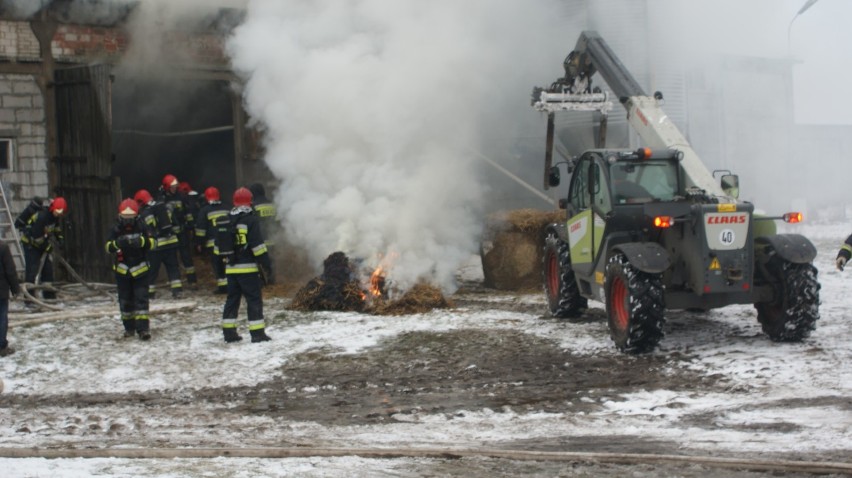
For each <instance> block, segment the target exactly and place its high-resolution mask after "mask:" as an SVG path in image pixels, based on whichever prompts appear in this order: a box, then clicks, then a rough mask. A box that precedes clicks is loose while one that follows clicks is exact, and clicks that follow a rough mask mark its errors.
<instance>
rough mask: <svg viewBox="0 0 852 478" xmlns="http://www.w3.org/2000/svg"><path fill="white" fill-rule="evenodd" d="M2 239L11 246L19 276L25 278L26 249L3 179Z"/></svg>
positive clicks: (0, 192)
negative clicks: (7, 197)
mask: <svg viewBox="0 0 852 478" xmlns="http://www.w3.org/2000/svg"><path fill="white" fill-rule="evenodd" d="M0 240H2V241H3V242H5V243H6V244H7V245H8V246H9V250H10V251H11V252H12V260H13V261H14V262H15V268H16V269H17V272H18V277H19V278H23V277H24V271H25V267H26V264H25V262H24V249H23V248H22V247H21V238H20V236H19V235H18V230H17V229H15V218H14V216H13V215H12V210H11V209H9V201H8V200H7V199H6V187H5V186H4V185H3V181H0Z"/></svg>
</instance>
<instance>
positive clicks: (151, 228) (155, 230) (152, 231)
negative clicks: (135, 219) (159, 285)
mask: <svg viewBox="0 0 852 478" xmlns="http://www.w3.org/2000/svg"><path fill="white" fill-rule="evenodd" d="M133 199H134V200H136V204H138V205H139V216H140V217H141V218H142V222H144V223H145V227H146V228H147V230H148V235H149V236H150V237H151V238H152V240H151V248H150V249H149V250H148V265H149V266H150V268H151V270H150V272H149V273H148V296H149V297H150V298H153V297H154V294H155V289H156V287H155V284H156V282H157V276H158V275H160V265H161V264H165V266H166V274H167V275H168V276H169V289H170V290H171V291H172V297H173V298H175V299H179V298H180V296H181V292H182V291H183V284H182V283H181V281H180V266H179V265H178V259H177V254H178V238H177V236H176V235H175V233H174V229H173V227H172V222H171V214H170V213H169V209H168V208H167V207H166V205H165V204H163V203H161V202H157V201H155V200H154V198H153V197H151V193H149V192H148V190H146V189H140V190H139V191H136V194H135V195H134V196H133Z"/></svg>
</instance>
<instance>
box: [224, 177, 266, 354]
mask: <svg viewBox="0 0 852 478" xmlns="http://www.w3.org/2000/svg"><path fill="white" fill-rule="evenodd" d="M233 199H234V208H233V209H231V212H230V213H229V214H228V216H227V217H225V218H222V219H219V220H218V221H217V226H216V230H217V236H216V251H217V253H218V254H219V255H222V256H224V261H225V275H226V276H227V278H228V297H227V299H226V300H225V308H224V310H223V312H222V332H223V333H224V336H225V342H237V341H239V340H242V337H241V336H240V335H239V334H238V333H237V314H238V313H239V310H240V300H241V298H242V297H243V296H245V298H246V309H247V312H248V329H249V333H250V334H251V341H252V342H266V341H267V340H271V339H270V337H269V336H268V335H266V330H265V329H266V323H265V321H264V319H263V297H262V293H261V287H262V286H263V282H267V283H272V281H273V275H272V263H271V261H270V260H269V254H267V252H266V244H265V243H264V242H263V233H262V232H261V230H260V224H259V221H258V218H257V215H255V213H254V210H253V209H252V207H251V199H252V196H251V192H250V191H249V190H248V189H246V188H239V189H237V190H236V191H234V197H233Z"/></svg>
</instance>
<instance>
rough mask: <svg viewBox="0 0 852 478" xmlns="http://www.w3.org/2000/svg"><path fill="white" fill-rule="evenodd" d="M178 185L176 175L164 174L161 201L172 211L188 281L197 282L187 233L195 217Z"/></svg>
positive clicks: (174, 228)
mask: <svg viewBox="0 0 852 478" xmlns="http://www.w3.org/2000/svg"><path fill="white" fill-rule="evenodd" d="M178 186H180V182H179V181H178V179H177V178H176V177H175V176H174V175H172V174H167V175H165V176H163V185H162V186H160V197H159V202H162V203H163V204H165V205H166V207H167V208H169V212H170V213H171V219H172V231H173V232H174V234H175V236H176V237H177V239H178V254H179V255H180V261H181V263H182V264H183V270H184V272H186V281H187V282H189V283H190V284H195V283H196V281H197V279H196V277H195V265H194V264H193V263H192V252H191V251H190V248H191V245H190V240H189V237H190V236H188V235H187V230H188V229H191V228H193V227H194V226H195V219H194V218H193V217H192V213H191V212H190V211H189V207H188V206H187V204H186V198H185V197H184V195H183V193H181V192H180V191H178Z"/></svg>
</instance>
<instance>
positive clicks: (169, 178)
mask: <svg viewBox="0 0 852 478" xmlns="http://www.w3.org/2000/svg"><path fill="white" fill-rule="evenodd" d="M178 184H179V183H178V179H177V178H176V177H175V176H174V175H173V174H167V175H165V176H163V189H169V188H170V187H172V186H177V185H178Z"/></svg>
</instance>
